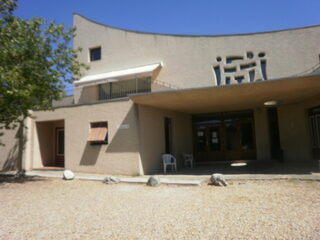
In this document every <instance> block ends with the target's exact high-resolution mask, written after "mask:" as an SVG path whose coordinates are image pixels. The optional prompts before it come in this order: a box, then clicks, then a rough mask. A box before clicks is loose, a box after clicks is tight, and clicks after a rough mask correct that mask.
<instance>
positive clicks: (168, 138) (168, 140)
mask: <svg viewBox="0 0 320 240" xmlns="http://www.w3.org/2000/svg"><path fill="white" fill-rule="evenodd" d="M164 137H165V152H166V153H172V120H171V118H164Z"/></svg>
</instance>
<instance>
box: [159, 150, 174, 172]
mask: <svg viewBox="0 0 320 240" xmlns="http://www.w3.org/2000/svg"><path fill="white" fill-rule="evenodd" d="M162 161H163V170H164V173H167V166H171V168H172V171H174V170H175V171H177V159H176V158H175V157H174V156H173V155H172V154H163V155H162Z"/></svg>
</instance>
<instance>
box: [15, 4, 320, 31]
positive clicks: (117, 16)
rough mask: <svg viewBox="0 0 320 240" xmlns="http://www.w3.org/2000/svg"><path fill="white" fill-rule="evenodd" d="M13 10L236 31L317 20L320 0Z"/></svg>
mask: <svg viewBox="0 0 320 240" xmlns="http://www.w3.org/2000/svg"><path fill="white" fill-rule="evenodd" d="M18 2H19V8H18V10H17V11H16V12H15V14H16V15H17V16H19V17H23V18H33V17H42V18H44V19H46V20H49V21H50V20H54V21H56V22H57V23H63V24H65V25H66V26H72V14H73V13H80V14H81V15H84V16H85V17H87V18H90V19H92V20H94V21H97V22H100V23H104V24H108V25H111V26H115V27H121V28H126V29H131V30H138V31H146V32H157V33H174V34H196V35H201V34H205V35H206V34H234V33H250V32H261V31H271V30H279V29H286V28H294V27H303V26H309V25H316V24H320V14H319V9H320V0H300V1H298V0H267V1H266V0H265V1H259V0H243V1H240V0H229V1H218V0H160V1H153V0H19V1H18Z"/></svg>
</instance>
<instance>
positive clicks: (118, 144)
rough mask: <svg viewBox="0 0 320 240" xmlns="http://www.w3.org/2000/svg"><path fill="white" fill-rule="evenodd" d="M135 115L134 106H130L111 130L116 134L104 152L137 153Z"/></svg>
mask: <svg viewBox="0 0 320 240" xmlns="http://www.w3.org/2000/svg"><path fill="white" fill-rule="evenodd" d="M136 114H137V110H136V106H132V107H131V108H130V110H129V111H128V113H127V115H126V117H125V118H124V119H123V121H122V122H121V123H120V124H119V125H118V126H116V127H115V128H113V129H115V131H116V132H115V134H114V136H113V138H112V140H111V141H110V143H109V145H108V147H107V149H106V152H116V153H119V152H138V151H139V142H138V141H139V138H138V129H137V124H138V123H137V122H136Z"/></svg>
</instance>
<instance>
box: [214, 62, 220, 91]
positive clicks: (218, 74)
mask: <svg viewBox="0 0 320 240" xmlns="http://www.w3.org/2000/svg"><path fill="white" fill-rule="evenodd" d="M214 73H215V74H216V81H217V85H218V86H219V85H220V84H221V72H220V67H219V66H217V67H214Z"/></svg>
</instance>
